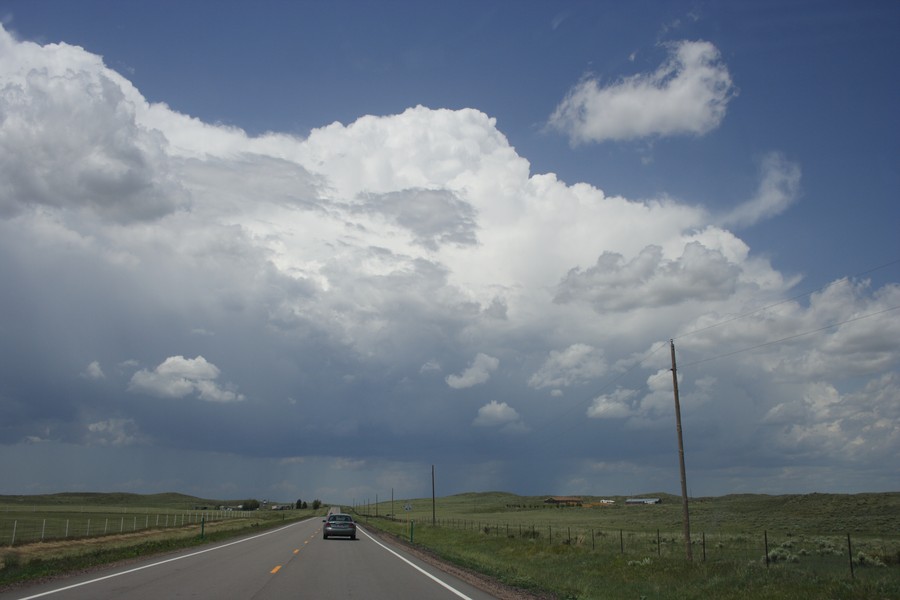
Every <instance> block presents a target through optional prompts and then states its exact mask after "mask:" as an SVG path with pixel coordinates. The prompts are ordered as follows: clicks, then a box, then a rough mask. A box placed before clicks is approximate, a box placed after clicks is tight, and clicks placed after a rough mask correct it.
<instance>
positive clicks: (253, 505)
mask: <svg viewBox="0 0 900 600" xmlns="http://www.w3.org/2000/svg"><path fill="white" fill-rule="evenodd" d="M243 506H244V510H256V509H258V508H259V500H244V505H243Z"/></svg>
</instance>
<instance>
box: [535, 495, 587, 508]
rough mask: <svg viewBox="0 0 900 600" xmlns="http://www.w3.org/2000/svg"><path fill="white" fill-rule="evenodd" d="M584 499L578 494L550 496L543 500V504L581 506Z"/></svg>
mask: <svg viewBox="0 0 900 600" xmlns="http://www.w3.org/2000/svg"><path fill="white" fill-rule="evenodd" d="M583 503H584V500H582V499H581V498H579V497H578V496H550V497H549V498H547V499H546V500H544V504H553V505H555V506H581V505H582V504H583Z"/></svg>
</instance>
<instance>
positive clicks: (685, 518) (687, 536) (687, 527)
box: [669, 340, 694, 560]
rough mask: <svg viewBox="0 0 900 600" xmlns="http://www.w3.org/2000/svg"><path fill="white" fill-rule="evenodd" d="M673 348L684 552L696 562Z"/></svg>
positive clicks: (673, 346)
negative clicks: (692, 540)
mask: <svg viewBox="0 0 900 600" xmlns="http://www.w3.org/2000/svg"><path fill="white" fill-rule="evenodd" d="M669 345H670V346H671V347H672V388H673V389H674V390H675V429H676V430H677V431H678V466H679V468H680V469H681V507H682V518H681V520H682V530H683V532H684V551H685V553H686V554H687V558H688V560H694V553H693V551H692V550H691V517H690V513H689V512H688V493H687V474H686V473H685V469H684V439H683V437H682V435H681V401H680V400H679V399H678V371H677V369H676V368H675V340H669Z"/></svg>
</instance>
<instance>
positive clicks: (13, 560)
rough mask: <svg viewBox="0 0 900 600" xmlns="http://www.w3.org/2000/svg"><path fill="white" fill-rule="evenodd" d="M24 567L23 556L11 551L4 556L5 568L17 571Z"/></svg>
mask: <svg viewBox="0 0 900 600" xmlns="http://www.w3.org/2000/svg"><path fill="white" fill-rule="evenodd" d="M20 566H22V555H21V554H19V553H18V552H15V551H14V550H9V551H8V552H6V553H4V554H3V568H4V569H15V568H18V567H20Z"/></svg>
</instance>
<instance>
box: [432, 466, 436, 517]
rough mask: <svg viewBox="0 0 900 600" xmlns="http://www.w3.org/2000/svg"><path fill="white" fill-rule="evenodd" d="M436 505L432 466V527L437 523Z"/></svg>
mask: <svg viewBox="0 0 900 600" xmlns="http://www.w3.org/2000/svg"><path fill="white" fill-rule="evenodd" d="M434 506H435V503H434V465H431V526H432V527H434V525H435V524H436V523H437V518H436V513H435V507H434Z"/></svg>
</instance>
